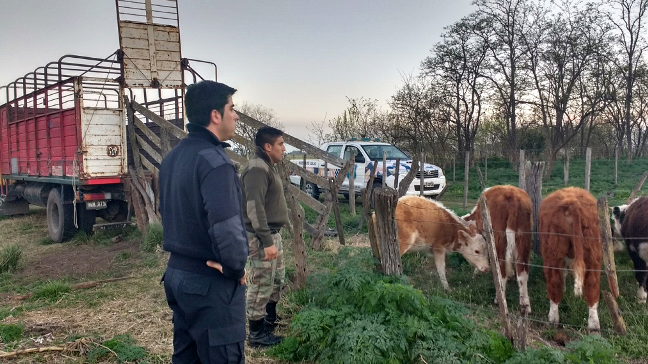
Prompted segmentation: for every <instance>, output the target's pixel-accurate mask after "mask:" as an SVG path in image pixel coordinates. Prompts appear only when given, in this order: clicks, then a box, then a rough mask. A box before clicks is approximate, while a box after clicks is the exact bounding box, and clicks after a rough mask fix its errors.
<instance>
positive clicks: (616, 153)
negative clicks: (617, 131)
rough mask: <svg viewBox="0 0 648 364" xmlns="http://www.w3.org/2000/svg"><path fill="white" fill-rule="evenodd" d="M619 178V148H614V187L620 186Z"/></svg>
mask: <svg viewBox="0 0 648 364" xmlns="http://www.w3.org/2000/svg"><path fill="white" fill-rule="evenodd" d="M618 177H619V147H618V146H617V147H616V148H614V185H615V186H616V185H617V184H618Z"/></svg>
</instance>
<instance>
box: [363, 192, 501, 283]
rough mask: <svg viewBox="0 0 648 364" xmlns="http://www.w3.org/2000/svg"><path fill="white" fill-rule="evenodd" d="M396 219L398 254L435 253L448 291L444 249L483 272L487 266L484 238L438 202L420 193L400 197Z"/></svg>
mask: <svg viewBox="0 0 648 364" xmlns="http://www.w3.org/2000/svg"><path fill="white" fill-rule="evenodd" d="M396 222H397V225H398V241H399V244H400V253H401V255H403V254H405V252H408V251H426V252H430V253H432V254H434V263H435V265H436V269H437V272H438V273H439V278H441V284H442V285H443V288H444V289H446V290H450V285H448V280H447V278H446V272H445V254H446V252H450V251H455V252H459V253H460V254H461V255H463V256H464V258H466V260H467V261H468V262H469V263H470V264H472V265H474V266H475V267H476V268H477V269H479V270H480V271H482V272H487V271H488V270H489V269H490V266H489V262H488V252H487V251H486V242H485V241H484V238H483V237H482V236H481V235H480V234H479V233H477V229H476V228H475V227H474V226H470V225H469V224H468V223H466V222H465V221H464V220H463V219H461V218H460V217H458V216H457V215H455V214H454V213H453V212H452V211H450V210H448V209H446V208H445V207H444V206H443V205H442V204H441V203H439V202H436V201H431V200H428V199H425V198H423V197H419V196H404V197H401V198H400V199H398V204H397V205H396ZM374 223H375V218H374Z"/></svg>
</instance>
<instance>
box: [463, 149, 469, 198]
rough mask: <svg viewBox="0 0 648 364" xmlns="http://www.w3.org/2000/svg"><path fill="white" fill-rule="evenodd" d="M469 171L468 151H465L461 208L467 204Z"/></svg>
mask: <svg viewBox="0 0 648 364" xmlns="http://www.w3.org/2000/svg"><path fill="white" fill-rule="evenodd" d="M469 173H470V152H466V162H465V165H464V195H463V208H464V210H465V209H466V207H467V206H468V174H469Z"/></svg>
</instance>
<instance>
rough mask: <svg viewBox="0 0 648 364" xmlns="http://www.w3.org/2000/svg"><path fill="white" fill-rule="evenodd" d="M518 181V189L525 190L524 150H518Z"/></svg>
mask: <svg viewBox="0 0 648 364" xmlns="http://www.w3.org/2000/svg"><path fill="white" fill-rule="evenodd" d="M518 174H519V176H520V177H519V178H520V179H519V181H518V187H520V188H521V189H523V190H526V160H525V159H524V150H523V149H520V165H519V167H518Z"/></svg>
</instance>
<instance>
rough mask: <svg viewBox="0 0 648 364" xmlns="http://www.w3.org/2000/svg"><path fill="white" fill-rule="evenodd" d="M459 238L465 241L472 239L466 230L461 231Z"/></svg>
mask: <svg viewBox="0 0 648 364" xmlns="http://www.w3.org/2000/svg"><path fill="white" fill-rule="evenodd" d="M459 237H460V238H462V239H463V240H468V239H470V234H468V233H467V232H465V231H464V230H459Z"/></svg>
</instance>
